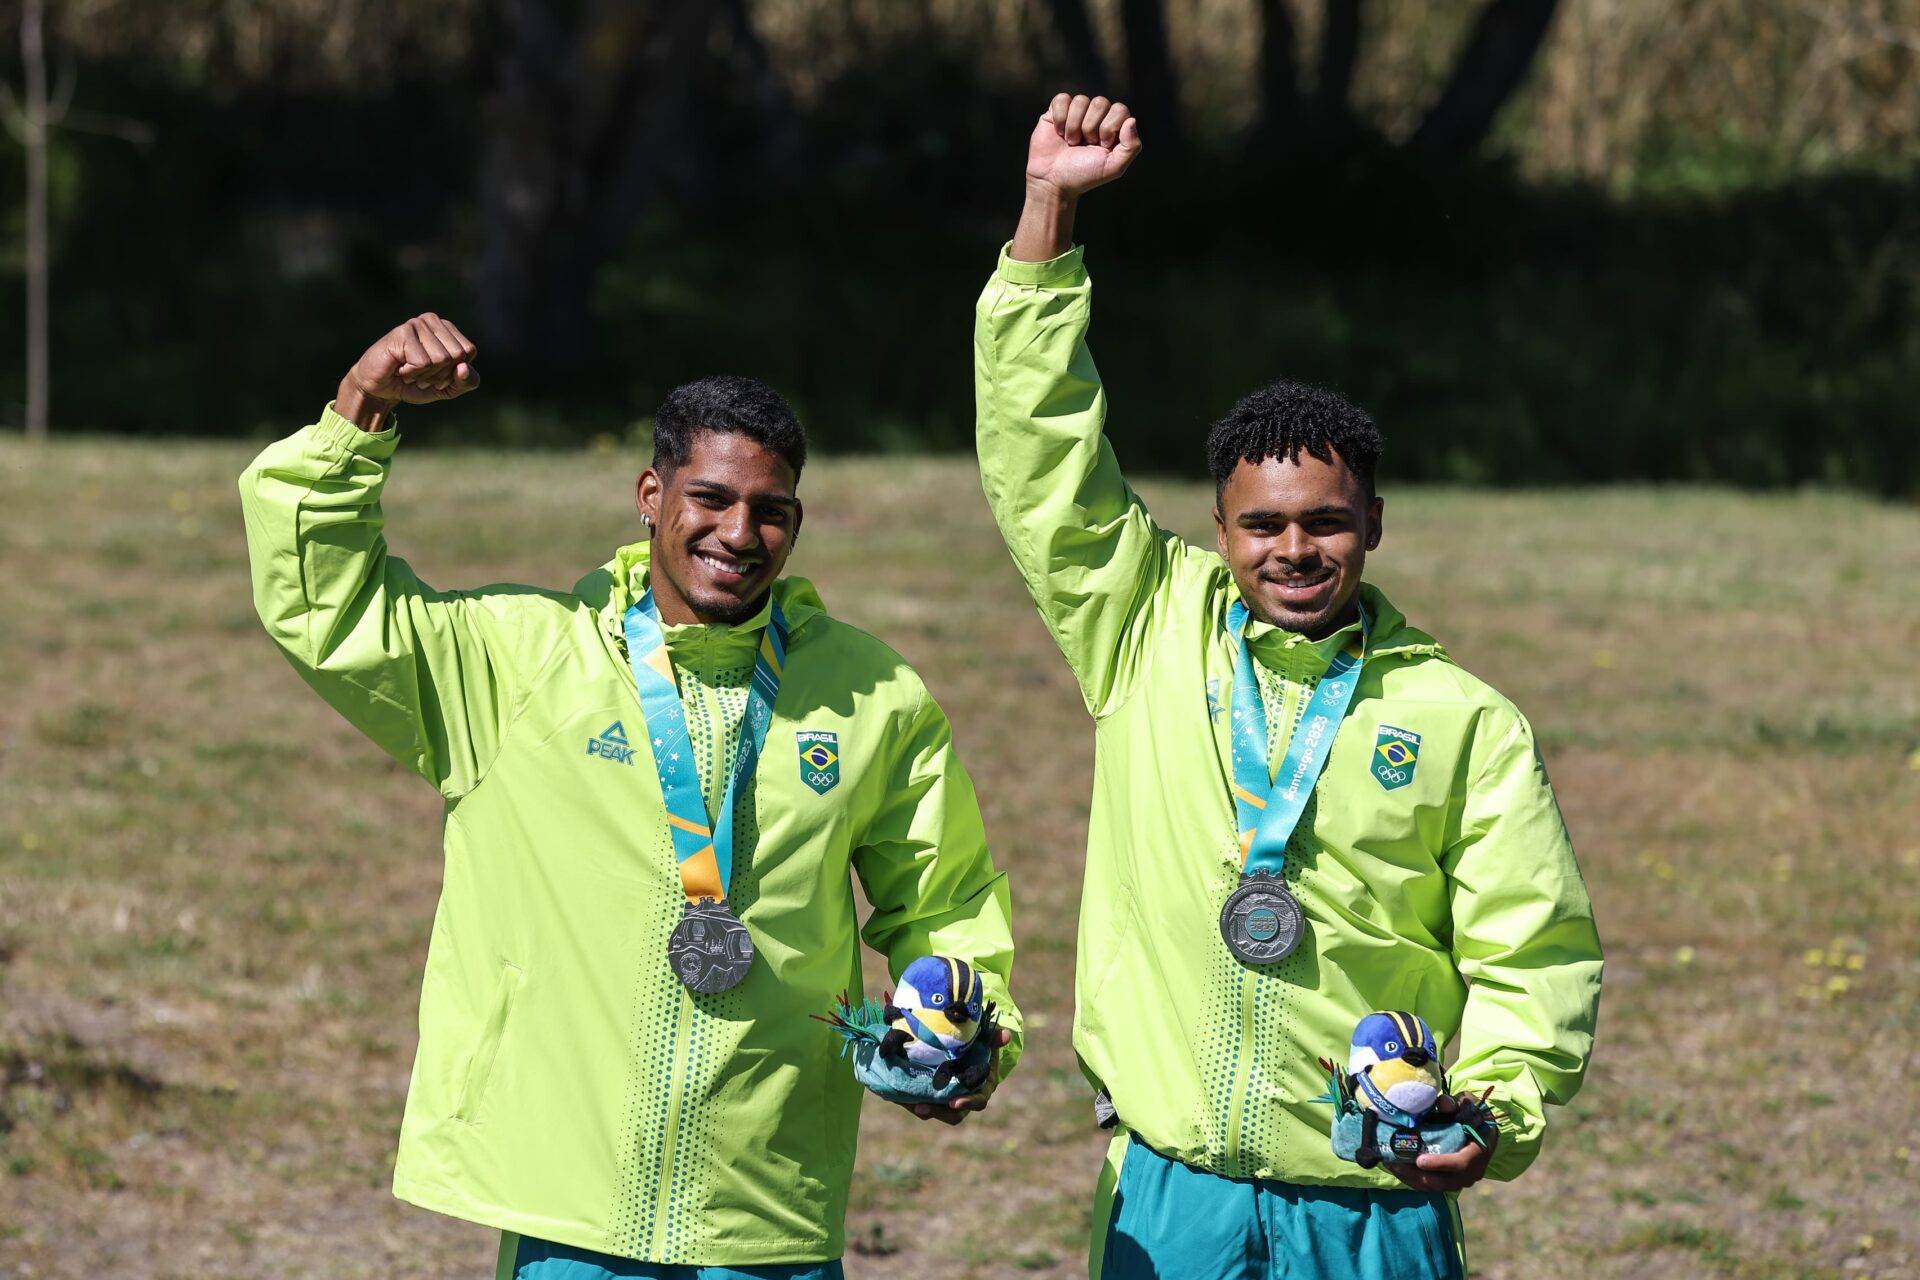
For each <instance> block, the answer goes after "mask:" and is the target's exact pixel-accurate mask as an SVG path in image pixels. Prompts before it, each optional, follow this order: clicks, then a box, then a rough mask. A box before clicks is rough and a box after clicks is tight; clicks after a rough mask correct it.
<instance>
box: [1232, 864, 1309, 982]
mask: <svg viewBox="0 0 1920 1280" xmlns="http://www.w3.org/2000/svg"><path fill="white" fill-rule="evenodd" d="M1306 925H1307V921H1306V916H1305V915H1304V914H1303V913H1302V912H1301V910H1300V903H1299V902H1298V901H1297V900H1295V898H1294V896H1293V895H1292V894H1290V893H1288V892H1287V891H1286V889H1285V888H1283V887H1282V886H1281V884H1280V882H1279V881H1278V880H1276V879H1274V878H1273V877H1272V876H1268V875H1265V874H1261V873H1255V874H1253V875H1250V876H1242V877H1240V887H1239V888H1238V889H1235V890H1234V891H1233V895H1232V896H1231V897H1229V898H1228V899H1227V905H1226V906H1224V907H1222V908H1221V909H1220V936H1221V937H1222V938H1224V939H1226V943H1227V950H1229V951H1231V952H1233V955H1234V958H1235V959H1237V960H1238V961H1240V963H1242V964H1249V965H1261V964H1272V963H1274V962H1275V961H1276V960H1284V959H1286V958H1287V957H1288V956H1290V955H1292V954H1293V950H1294V948H1295V947H1298V946H1299V945H1300V939H1301V938H1303V937H1304V936H1306V931H1307V928H1306Z"/></svg>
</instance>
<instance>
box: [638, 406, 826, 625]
mask: <svg viewBox="0 0 1920 1280" xmlns="http://www.w3.org/2000/svg"><path fill="white" fill-rule="evenodd" d="M797 483H798V477H797V476H795V474H794V470H793V467H792V465H791V464H789V463H788V462H787V460H786V459H785V458H784V457H782V456H781V455H780V454H779V453H778V452H776V451H774V450H772V449H769V448H767V447H766V446H765V445H763V444H761V443H759V442H758V441H756V440H754V439H752V438H750V437H748V436H746V435H742V434H740V433H739V432H735V431H709V430H702V431H697V432H695V433H694V435H693V438H692V440H691V442H690V443H689V445H688V449H687V460H686V461H685V462H682V463H679V464H677V465H667V466H664V467H663V466H662V465H660V462H659V460H656V465H655V466H652V467H648V468H647V469H646V470H645V471H643V472H641V473H640V484H639V499H638V501H639V507H640V514H641V515H642V516H643V517H645V518H646V519H647V520H649V521H650V522H651V523H652V525H653V548H652V585H653V593H654V599H655V601H656V602H657V603H658V604H659V606H660V617H661V619H662V620H663V621H665V622H667V623H669V624H674V625H678V624H683V623H688V622H704V623H727V624H732V623H738V622H744V621H746V620H747V619H748V618H750V617H752V616H753V615H754V614H755V613H757V612H759V610H760V607H761V605H762V604H763V603H764V601H765V598H766V594H767V591H768V589H769V588H771V587H772V586H773V581H774V579H775V578H778V577H779V576H780V571H781V570H782V569H783V568H784V567H785V566H786V563H787V555H788V553H789V552H791V551H792V550H793V539H794V535H795V534H797V533H798V532H799V531H800V516H801V510H800V500H799V498H797V497H795V496H794V490H795V487H796V485H797Z"/></svg>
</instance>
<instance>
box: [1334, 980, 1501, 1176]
mask: <svg viewBox="0 0 1920 1280" xmlns="http://www.w3.org/2000/svg"><path fill="white" fill-rule="evenodd" d="M1320 1065H1321V1067H1323V1068H1324V1069H1325V1070H1326V1072H1327V1092H1326V1093H1325V1094H1323V1095H1321V1096H1320V1097H1319V1098H1318V1099H1316V1101H1319V1102H1331V1103H1332V1104H1333V1106H1334V1116H1333V1153H1334V1154H1335V1155H1336V1156H1339V1157H1340V1158H1341V1159H1342V1160H1351V1161H1353V1162H1354V1163H1355V1164H1357V1165H1359V1166H1360V1167H1361V1168H1363V1169H1371V1168H1373V1167H1374V1166H1375V1165H1377V1164H1380V1163H1381V1162H1383V1161H1384V1162H1386V1163H1389V1164H1411V1163H1412V1162H1413V1161H1414V1160H1416V1159H1418V1158H1419V1157H1420V1156H1422V1155H1424V1154H1426V1153H1427V1152H1436V1153H1439V1154H1442V1155H1446V1154H1450V1153H1452V1152H1455V1151H1460V1150H1462V1149H1464V1148H1465V1147H1466V1145H1467V1144H1468V1143H1469V1142H1471V1143H1475V1144H1477V1145H1479V1146H1485V1145H1486V1144H1487V1139H1486V1138H1485V1137H1484V1136H1483V1134H1482V1131H1481V1128H1480V1126H1481V1125H1482V1124H1485V1123H1490V1122H1491V1121H1492V1119H1493V1113H1492V1110H1491V1109H1490V1108H1489V1107H1488V1106H1487V1105H1486V1096H1485V1095H1482V1096H1481V1097H1480V1098H1479V1099H1478V1100H1468V1101H1464V1102H1462V1103H1461V1104H1460V1107H1459V1109H1458V1110H1456V1111H1454V1112H1452V1113H1451V1114H1448V1115H1438V1114H1436V1113H1435V1112H1434V1104H1435V1103H1436V1102H1438V1101H1439V1100H1440V1098H1441V1097H1442V1096H1443V1095H1444V1094H1445V1093H1446V1092H1447V1078H1446V1073H1445V1072H1443V1071H1442V1070H1441V1069H1440V1046H1439V1045H1438V1044H1436V1043H1435V1042H1434V1038H1433V1031H1432V1029H1431V1028H1429V1027H1428V1026H1427V1024H1426V1022H1425V1021H1424V1020H1422V1019H1421V1018H1419V1017H1416V1016H1415V1015H1413V1014H1411V1013H1397V1012H1396V1013H1370V1014H1368V1015H1367V1016H1366V1017H1364V1018H1362V1019H1360V1025H1359V1026H1357V1027H1355V1028H1354V1029H1353V1040H1352V1042H1351V1043H1350V1044H1349V1045H1348V1046H1347V1065H1346V1068H1345V1070H1342V1069H1341V1068H1340V1066H1339V1064H1337V1063H1335V1062H1332V1061H1330V1060H1329V1059H1326V1058H1322V1059H1320ZM1491 1092H1492V1090H1488V1093H1491Z"/></svg>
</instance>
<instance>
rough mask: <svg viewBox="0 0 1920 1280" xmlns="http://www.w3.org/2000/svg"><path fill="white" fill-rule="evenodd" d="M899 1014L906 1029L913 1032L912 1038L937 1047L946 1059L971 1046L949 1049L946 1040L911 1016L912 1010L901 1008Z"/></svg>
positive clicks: (951, 1058)
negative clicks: (903, 1020) (904, 1022)
mask: <svg viewBox="0 0 1920 1280" xmlns="http://www.w3.org/2000/svg"><path fill="white" fill-rule="evenodd" d="M900 1016H901V1017H902V1018H903V1019H905V1020H906V1024H907V1030H909V1031H911V1032H913V1038H914V1039H915V1040H918V1041H919V1042H920V1043H921V1044H924V1045H927V1046H928V1047H930V1048H933V1049H938V1050H939V1051H940V1052H941V1053H944V1054H945V1055H947V1060H948V1061H952V1060H953V1059H955V1058H958V1057H959V1056H960V1055H961V1054H963V1053H965V1052H966V1051H967V1050H968V1049H969V1048H971V1047H972V1046H971V1045H962V1046H961V1047H960V1048H959V1049H958V1050H955V1049H949V1048H948V1047H947V1045H946V1042H945V1041H943V1040H942V1039H941V1038H940V1037H939V1036H937V1035H935V1034H934V1032H933V1028H931V1027H929V1026H928V1025H927V1024H926V1023H924V1022H922V1021H920V1019H918V1018H916V1017H914V1016H913V1010H911V1009H902V1010H901V1011H900Z"/></svg>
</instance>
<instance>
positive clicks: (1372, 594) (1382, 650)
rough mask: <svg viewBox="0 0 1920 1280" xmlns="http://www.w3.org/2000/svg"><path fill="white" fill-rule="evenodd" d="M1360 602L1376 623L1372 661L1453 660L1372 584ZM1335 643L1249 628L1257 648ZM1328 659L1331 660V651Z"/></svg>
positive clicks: (1260, 625) (1364, 587)
mask: <svg viewBox="0 0 1920 1280" xmlns="http://www.w3.org/2000/svg"><path fill="white" fill-rule="evenodd" d="M1229 581H1231V574H1229ZM1232 598H1233V599H1235V600H1237V599H1239V598H1240V588H1239V587H1238V586H1237V585H1236V586H1235V587H1234V588H1233V592H1232ZM1360 600H1361V603H1362V604H1364V605H1365V606H1366V609H1367V616H1368V617H1370V618H1371V619H1372V620H1373V636H1372V643H1371V645H1370V646H1369V647H1368V649H1367V656H1368V657H1369V658H1380V657H1386V656H1387V655H1389V654H1397V655H1402V656H1406V657H1416V656H1424V657H1434V658H1439V659H1442V660H1443V661H1451V659H1448V658H1447V651H1446V649H1445V648H1443V647H1442V646H1441V644H1440V642H1439V641H1438V640H1435V639H1434V638H1433V637H1432V636H1430V635H1428V634H1427V633H1426V632H1424V631H1419V630H1416V629H1415V628H1413V627H1412V626H1409V625H1408V623H1407V616H1406V615H1405V614H1403V613H1401V612H1400V610H1398V609H1397V608H1395V607H1394V605H1393V602H1392V601H1391V600H1388V599H1387V597H1386V596H1385V595H1384V594H1383V593H1382V592H1381V590H1380V588H1378V587H1376V586H1374V585H1373V584H1372V583H1371V582H1363V583H1361V584H1360ZM1358 625H1359V624H1358V623H1353V624H1349V626H1350V628H1352V629H1357V628H1358ZM1346 630H1347V628H1343V629H1342V630H1341V631H1339V632H1335V633H1334V634H1335V635H1342V634H1345V631H1346ZM1268 637H1272V639H1268ZM1332 639H1333V636H1328V637H1327V638H1326V639H1325V640H1322V641H1313V640H1309V639H1307V638H1306V637H1305V636H1303V635H1301V634H1299V633H1298V632H1295V631H1283V630H1281V629H1280V628H1279V627H1276V626H1274V625H1273V624H1272V623H1270V622H1262V621H1260V620H1259V619H1258V618H1254V619H1252V620H1251V621H1249V622H1248V624H1247V643H1248V644H1249V645H1257V644H1259V643H1260V642H1261V641H1262V640H1266V642H1267V643H1268V644H1276V643H1277V644H1281V645H1284V646H1286V647H1288V648H1294V647H1307V648H1314V647H1318V646H1323V645H1327V643H1328V642H1329V641H1331V640H1332ZM1326 656H1329V657H1330V656H1331V652H1330V650H1329V652H1328V653H1327V655H1326Z"/></svg>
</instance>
